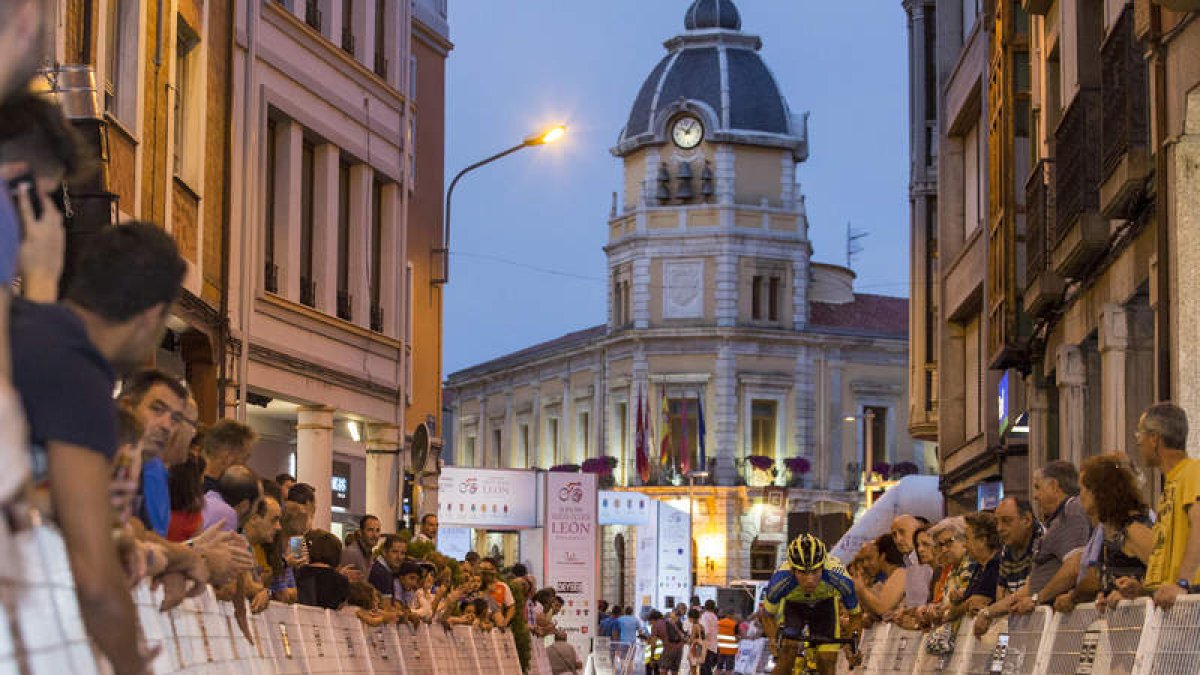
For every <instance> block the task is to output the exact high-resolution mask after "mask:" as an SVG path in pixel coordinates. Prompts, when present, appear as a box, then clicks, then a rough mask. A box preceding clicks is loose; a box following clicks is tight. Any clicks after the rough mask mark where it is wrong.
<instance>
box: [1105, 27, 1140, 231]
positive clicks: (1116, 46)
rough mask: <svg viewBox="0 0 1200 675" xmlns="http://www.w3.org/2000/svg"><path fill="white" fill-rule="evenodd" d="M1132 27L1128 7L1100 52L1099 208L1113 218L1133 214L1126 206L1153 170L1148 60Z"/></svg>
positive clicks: (1136, 194) (1136, 195)
mask: <svg viewBox="0 0 1200 675" xmlns="http://www.w3.org/2000/svg"><path fill="white" fill-rule="evenodd" d="M1133 24H1134V18H1133V8H1132V7H1126V8H1125V11H1124V12H1122V13H1121V17H1120V18H1119V19H1118V20H1117V23H1116V24H1115V25H1114V26H1113V29H1112V32H1111V33H1110V34H1109V36H1108V39H1107V40H1106V41H1105V43H1104V46H1103V47H1102V48H1101V49H1100V63H1101V68H1100V73H1101V76H1100V93H1101V100H1102V103H1101V105H1102V112H1101V124H1100V129H1101V139H1102V145H1103V152H1104V173H1103V174H1102V175H1103V179H1104V180H1103V184H1102V185H1101V188H1100V207H1101V210H1102V211H1103V212H1104V213H1105V214H1106V215H1108V216H1109V217H1114V218H1129V217H1133V216H1134V215H1135V214H1133V213H1131V212H1130V208H1131V207H1133V206H1135V204H1136V202H1137V201H1138V195H1139V194H1140V193H1141V191H1142V189H1143V186H1144V184H1145V181H1146V178H1147V177H1148V176H1149V174H1150V169H1151V162H1150V153H1149V147H1150V145H1149V138H1150V120H1149V111H1148V105H1147V73H1146V62H1145V59H1143V58H1142V52H1141V49H1140V48H1139V46H1138V41H1137V38H1136V37H1135V36H1134V25H1133Z"/></svg>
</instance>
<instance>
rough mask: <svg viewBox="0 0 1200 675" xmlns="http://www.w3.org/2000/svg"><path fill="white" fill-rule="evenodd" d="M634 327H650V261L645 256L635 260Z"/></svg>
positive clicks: (642, 328)
mask: <svg viewBox="0 0 1200 675" xmlns="http://www.w3.org/2000/svg"><path fill="white" fill-rule="evenodd" d="M633 327H634V328H637V329H640V330H644V329H646V328H649V327H650V259H649V258H647V257H646V256H645V255H639V256H638V257H637V258H634V260H633Z"/></svg>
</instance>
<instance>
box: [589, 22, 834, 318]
mask: <svg viewBox="0 0 1200 675" xmlns="http://www.w3.org/2000/svg"><path fill="white" fill-rule="evenodd" d="M684 27H685V31H684V32H683V33H682V34H680V35H678V36H676V37H674V38H671V39H670V40H668V41H667V42H666V43H665V47H666V49H667V54H666V56H664V57H663V58H662V60H660V61H659V62H658V64H657V65H656V66H655V67H654V68H653V70H651V72H650V75H649V76H648V77H647V78H646V80H645V82H644V83H643V84H642V86H641V89H640V90H639V91H638V94H637V97H636V98H635V100H634V102H633V107H632V110H631V111H630V113H629V118H628V120H627V121H626V123H625V127H624V128H623V129H622V131H621V134H620V138H619V139H618V142H617V145H616V147H615V148H613V150H612V152H613V154H614V155H615V156H617V157H619V158H621V159H622V160H623V162H624V168H625V171H624V175H625V180H624V186H623V196H622V197H621V198H619V199H617V200H615V202H614V208H613V212H612V213H611V214H610V219H609V239H608V245H607V247H606V249H605V250H606V252H607V255H608V268H609V274H610V278H611V285H610V303H609V310H610V311H609V322H608V324H609V331H610V333H618V332H622V331H627V330H634V331H637V330H655V329H678V328H686V327H689V326H695V327H699V326H708V327H714V326H715V327H730V328H733V327H739V326H742V327H752V328H757V329H776V330H800V329H803V327H804V325H805V321H806V314H807V312H806V308H807V289H808V277H809V257H810V255H811V249H810V246H809V242H808V222H807V219H806V218H805V213H804V199H803V196H802V195H801V194H800V192H799V190H798V188H797V186H796V165H797V164H798V163H800V162H802V161H804V160H805V159H806V158H807V156H808V139H807V124H806V116H804V115H800V116H794V115H792V113H791V112H790V110H789V109H788V105H787V102H786V101H785V100H784V98H783V96H782V95H781V94H780V92H779V87H778V85H777V84H776V82H775V78H774V76H773V75H772V74H771V71H770V70H769V69H768V68H767V66H766V64H765V63H764V62H763V60H762V58H761V57H760V56H759V50H760V48H761V47H762V41H761V40H760V39H759V38H758V37H757V36H754V35H749V34H746V33H743V32H742V31H741V17H740V16H739V14H738V10H737V8H736V7H735V6H734V4H733V2H732V1H731V0H695V2H693V3H692V5H691V6H690V7H689V8H688V10H687V12H686V14H685V16H684Z"/></svg>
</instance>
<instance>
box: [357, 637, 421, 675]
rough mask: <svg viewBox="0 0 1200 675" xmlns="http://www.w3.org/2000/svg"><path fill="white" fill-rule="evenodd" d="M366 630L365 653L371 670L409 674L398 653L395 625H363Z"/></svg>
mask: <svg viewBox="0 0 1200 675" xmlns="http://www.w3.org/2000/svg"><path fill="white" fill-rule="evenodd" d="M363 630H364V631H366V638H367V654H368V657H369V659H370V661H371V670H372V671H374V672H376V673H397V674H398V675H410V674H409V672H408V671H407V670H406V669H405V667H404V659H403V658H402V657H401V653H400V636H399V635H398V634H397V632H396V627H395V626H378V627H375V628H370V627H367V626H364V627H363Z"/></svg>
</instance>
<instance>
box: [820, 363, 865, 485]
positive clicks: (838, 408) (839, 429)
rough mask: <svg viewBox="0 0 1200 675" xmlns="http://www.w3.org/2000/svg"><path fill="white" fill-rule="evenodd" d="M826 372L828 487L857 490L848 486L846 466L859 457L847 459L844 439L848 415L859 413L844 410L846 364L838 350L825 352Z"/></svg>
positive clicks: (825, 403) (825, 402)
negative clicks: (843, 377)
mask: <svg viewBox="0 0 1200 675" xmlns="http://www.w3.org/2000/svg"><path fill="white" fill-rule="evenodd" d="M825 360H826V364H827V365H826V370H827V372H828V378H829V382H828V383H827V384H826V386H827V387H828V390H827V391H828V392H829V396H828V398H827V400H825V401H824V405H825V415H826V417H828V418H829V420H830V423H829V436H828V438H826V439H825V442H826V443H827V449H826V454H828V455H829V469H828V471H827V472H826V473H828V474H829V478H828V483H827V487H828V488H829V489H830V490H855V489H858V486H857V485H847V484H846V464H848V463H850V462H855V461H858V459H857V457H847V456H846V455H845V453H843V452H842V438H843V437H844V436H845V435H846V433H845V432H846V427H847V426H849V425H847V424H846V422H845V421H844V418H845V417H846V415H847V414H848V412H849V413H850V414H853V413H854V412H857V411H846V410H843V409H842V372H843V370H844V368H845V364H844V363H843V362H842V355H841V352H840V351H839V350H837V349H831V350H829V351H827V352H825Z"/></svg>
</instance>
